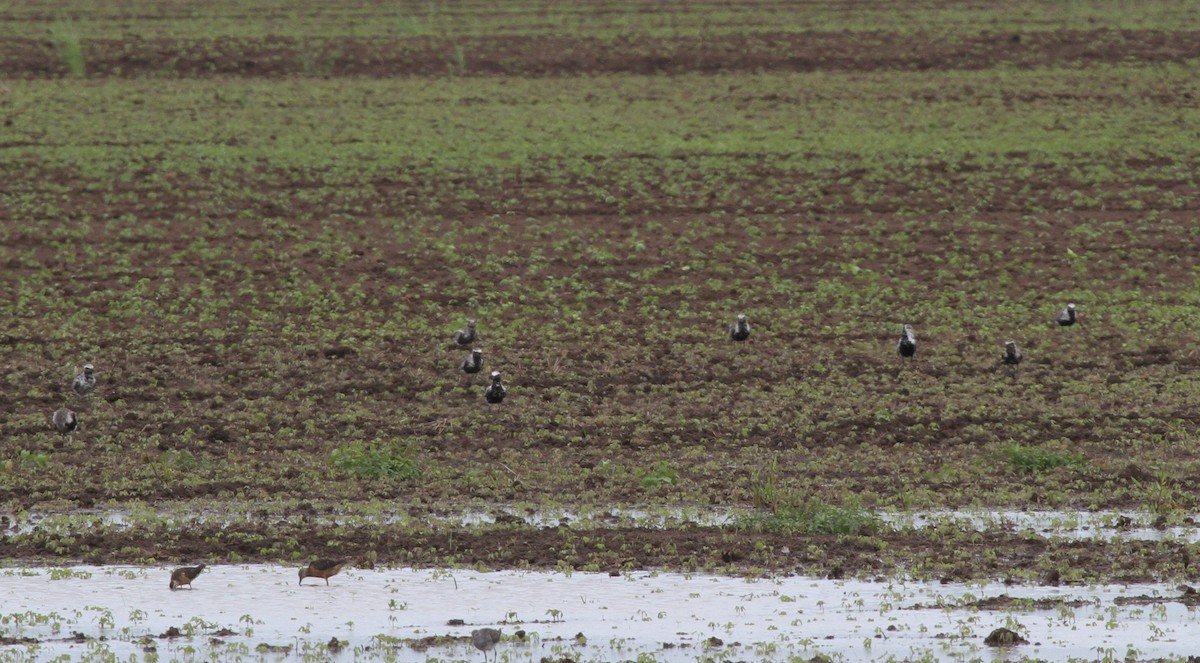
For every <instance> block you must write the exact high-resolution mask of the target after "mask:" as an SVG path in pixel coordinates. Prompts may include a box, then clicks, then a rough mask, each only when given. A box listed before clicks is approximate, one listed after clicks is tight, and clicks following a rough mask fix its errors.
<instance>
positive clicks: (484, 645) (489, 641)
mask: <svg viewBox="0 0 1200 663" xmlns="http://www.w3.org/2000/svg"><path fill="white" fill-rule="evenodd" d="M499 642H500V629H496V628H477V629H475V630H474V631H471V644H473V645H475V648H476V649H478V650H479V651H481V652H483V660H484V661H487V657H488V655H487V653H488V652H489V651H492V650H493V649H495V648H496V644H497V643H499ZM496 656H499V654H496Z"/></svg>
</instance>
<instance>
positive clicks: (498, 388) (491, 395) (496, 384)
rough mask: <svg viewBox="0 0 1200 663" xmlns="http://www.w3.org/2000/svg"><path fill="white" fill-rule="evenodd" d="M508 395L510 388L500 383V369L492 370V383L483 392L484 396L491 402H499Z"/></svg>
mask: <svg viewBox="0 0 1200 663" xmlns="http://www.w3.org/2000/svg"><path fill="white" fill-rule="evenodd" d="M506 395H508V389H505V388H504V385H503V384H501V383H500V371H492V383H491V384H490V385H488V388H487V389H486V390H485V391H484V392H483V398H484V400H486V401H487V402H489V403H499V402H500V401H502V400H504V397H505V396H506Z"/></svg>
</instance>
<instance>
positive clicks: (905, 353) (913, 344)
mask: <svg viewBox="0 0 1200 663" xmlns="http://www.w3.org/2000/svg"><path fill="white" fill-rule="evenodd" d="M896 354H898V355H900V356H901V357H912V356H913V355H915V354H917V335H916V333H915V332H913V328H912V325H904V333H902V334H901V335H900V342H899V343H897V344H896Z"/></svg>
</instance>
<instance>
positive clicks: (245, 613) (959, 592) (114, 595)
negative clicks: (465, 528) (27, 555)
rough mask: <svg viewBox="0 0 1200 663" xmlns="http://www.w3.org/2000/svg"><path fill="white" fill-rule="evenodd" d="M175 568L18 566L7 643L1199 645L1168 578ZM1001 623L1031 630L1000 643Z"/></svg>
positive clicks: (93, 653)
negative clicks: (1009, 579) (300, 577)
mask: <svg viewBox="0 0 1200 663" xmlns="http://www.w3.org/2000/svg"><path fill="white" fill-rule="evenodd" d="M168 574H169V570H168V569H166V568H145V567H103V568H95V567H72V568H25V569H18V568H11V569H7V570H5V571H4V573H3V576H0V582H2V583H3V586H4V592H5V594H6V598H5V601H4V610H3V614H2V615H0V620H2V621H0V629H2V631H3V634H4V636H5V638H6V642H10V643H13V644H10V645H8V646H6V647H3V648H2V649H0V657H2V658H3V660H12V661H22V660H29V661H35V660H51V659H55V658H57V657H60V656H68V657H70V658H71V659H91V660H106V659H109V657H115V659H118V660H126V661H135V660H136V661H142V660H178V659H185V660H188V659H191V660H208V659H214V660H218V659H219V660H226V659H228V660H234V659H250V660H254V659H261V660H283V659H287V660H297V657H298V660H335V659H337V660H346V659H341V658H339V656H341V655H342V654H345V653H352V658H353V659H355V660H364V659H365V660H405V661H407V660H427V659H437V660H463V659H476V658H478V657H479V656H480V653H479V652H478V651H477V650H475V649H474V648H473V647H472V646H471V643H470V638H469V636H470V632H471V630H472V629H476V628H480V627H483V626H490V627H496V628H500V629H501V631H502V633H503V639H502V641H501V643H500V644H499V646H498V647H497V651H498V652H499V658H500V660H509V661H530V660H532V661H539V660H543V659H544V658H549V659H551V660H559V659H562V658H569V659H571V660H589V661H611V660H622V659H638V658H639V657H641V659H640V660H657V661H692V660H702V659H714V660H791V659H794V658H804V659H807V658H811V657H812V656H815V655H817V654H824V655H827V656H830V657H832V658H833V659H834V660H847V661H867V660H887V659H919V658H923V657H932V658H938V659H947V658H951V659H957V658H980V657H982V658H992V657H1005V656H1009V655H1010V654H1011V656H1013V657H1017V656H1028V657H1036V658H1047V659H1058V660H1061V659H1065V658H1068V657H1081V658H1088V659H1095V658H1118V659H1124V658H1137V659H1143V658H1153V657H1162V656H1168V655H1170V654H1172V653H1176V652H1179V651H1185V650H1189V649H1191V650H1194V649H1195V647H1197V646H1200V636H1197V635H1196V629H1195V625H1196V622H1197V616H1196V612H1195V610H1194V607H1193V606H1194V604H1195V602H1194V600H1193V599H1189V598H1188V596H1184V595H1182V594H1181V590H1180V589H1177V588H1175V587H1171V586H1165V585H1133V586H1078V587H1065V586H1064V587H1020V586H1010V587H1006V586H1004V585H1002V584H999V583H979V584H953V583H951V584H940V583H904V582H894V581H893V582H864V581H835V580H818V579H813V578H803V577H789V578H775V579H760V580H744V579H736V578H727V577H717V576H701V575H694V576H689V575H681V574H675V573H660V574H653V573H635V574H627V575H617V576H610V575H608V574H590V573H575V574H570V575H564V574H559V573H534V572H515V571H505V572H496V573H480V572H473V571H456V572H453V573H451V572H441V571H427V570H425V571H416V570H411V569H392V570H379V569H377V570H364V569H349V570H347V571H345V572H343V573H342V574H340V575H338V576H335V577H333V578H332V579H331V580H330V584H329V585H328V586H326V585H325V584H324V583H323V582H320V581H316V582H315V584H312V585H308V584H305V585H299V584H298V583H297V580H296V573H295V568H293V567H287V566H278V565H244V566H214V567H211V568H209V569H206V570H205V572H204V573H202V574H201V575H200V576H199V577H198V578H197V579H196V583H195V588H194V589H192V590H187V589H182V590H177V591H170V590H169V589H167V577H168ZM307 582H313V581H311V580H310V581H307ZM456 620H459V621H456ZM1000 627H1007V628H1010V629H1012V630H1014V631H1016V632H1017V633H1018V634H1019V635H1021V636H1023V637H1024V639H1026V640H1027V641H1028V644H1023V645H1016V646H1015V647H1013V648H1012V649H1011V650H1004V649H993V648H992V647H989V646H988V645H986V644H985V643H984V639H985V638H986V637H987V636H988V635H989V634H990V633H991V632H992V631H993V630H994V629H996V628H1000ZM1006 651H1008V653H1005V652H1006ZM156 657H157V658H156Z"/></svg>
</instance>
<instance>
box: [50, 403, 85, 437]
mask: <svg viewBox="0 0 1200 663" xmlns="http://www.w3.org/2000/svg"><path fill="white" fill-rule="evenodd" d="M50 421H51V422H52V423H53V424H54V430H56V431H58V434H59V435H64V436H65V435H70V434H71V433H74V432H75V429H76V428H79V417H78V416H77V415H76V414H75V413H74V412H72V411H71V410H68V409H67V408H65V407H60V408H58V409H57V410H55V411H54V415H53V416H51V417H50Z"/></svg>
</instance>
